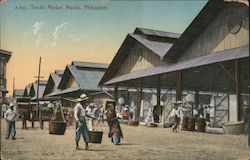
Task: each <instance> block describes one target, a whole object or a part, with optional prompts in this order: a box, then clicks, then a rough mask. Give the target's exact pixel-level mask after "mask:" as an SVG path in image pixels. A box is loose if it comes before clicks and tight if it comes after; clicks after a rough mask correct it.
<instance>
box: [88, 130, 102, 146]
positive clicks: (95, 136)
mask: <svg viewBox="0 0 250 160" xmlns="http://www.w3.org/2000/svg"><path fill="white" fill-rule="evenodd" d="M102 134H103V132H102V131H89V142H90V143H99V144H100V143H102Z"/></svg>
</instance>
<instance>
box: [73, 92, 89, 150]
mask: <svg viewBox="0 0 250 160" xmlns="http://www.w3.org/2000/svg"><path fill="white" fill-rule="evenodd" d="M86 100H88V97H87V95H86V94H81V96H80V98H78V103H77V104H76V106H75V108H74V117H75V120H76V134H75V141H76V149H77V150H79V141H80V138H81V135H82V136H83V139H84V141H85V149H86V150H88V149H89V146H88V143H89V133H88V127H87V124H86V109H85V108H86V104H85V102H86Z"/></svg>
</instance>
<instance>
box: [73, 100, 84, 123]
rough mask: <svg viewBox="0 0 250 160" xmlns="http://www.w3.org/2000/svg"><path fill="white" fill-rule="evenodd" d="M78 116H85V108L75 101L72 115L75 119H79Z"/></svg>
mask: <svg viewBox="0 0 250 160" xmlns="http://www.w3.org/2000/svg"><path fill="white" fill-rule="evenodd" d="M78 116H79V117H85V116H86V110H85V108H83V106H82V105H81V103H77V104H76V106H75V108H74V117H75V119H76V121H79V118H78Z"/></svg>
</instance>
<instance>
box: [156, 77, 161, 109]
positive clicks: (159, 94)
mask: <svg viewBox="0 0 250 160" xmlns="http://www.w3.org/2000/svg"><path fill="white" fill-rule="evenodd" d="M157 105H158V106H159V105H161V76H158V78H157Z"/></svg>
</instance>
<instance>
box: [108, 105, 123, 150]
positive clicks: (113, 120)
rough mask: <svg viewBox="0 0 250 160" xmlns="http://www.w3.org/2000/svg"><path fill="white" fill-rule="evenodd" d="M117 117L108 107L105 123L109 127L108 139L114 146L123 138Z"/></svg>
mask: <svg viewBox="0 0 250 160" xmlns="http://www.w3.org/2000/svg"><path fill="white" fill-rule="evenodd" d="M118 119H119V117H117V116H116V111H115V109H114V108H113V107H109V108H108V110H107V122H108V126H109V134H108V136H109V138H111V142H113V143H114V144H115V145H118V144H120V141H121V138H123V134H122V130H121V126H120V122H119V120H118Z"/></svg>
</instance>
